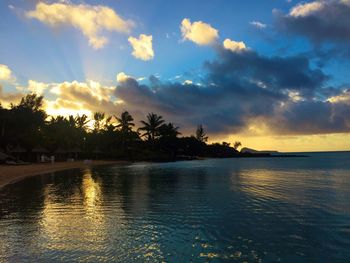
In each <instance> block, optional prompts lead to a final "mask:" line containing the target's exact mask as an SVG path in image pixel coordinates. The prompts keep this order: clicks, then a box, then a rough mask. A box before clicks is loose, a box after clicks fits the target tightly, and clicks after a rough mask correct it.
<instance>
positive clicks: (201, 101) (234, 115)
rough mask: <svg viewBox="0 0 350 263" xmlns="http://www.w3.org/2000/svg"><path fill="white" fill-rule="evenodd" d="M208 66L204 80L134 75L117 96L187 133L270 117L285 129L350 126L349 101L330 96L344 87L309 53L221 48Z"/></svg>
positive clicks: (139, 113) (237, 128)
mask: <svg viewBox="0 0 350 263" xmlns="http://www.w3.org/2000/svg"><path fill="white" fill-rule="evenodd" d="M204 68H205V72H206V77H205V78H204V79H203V80H202V83H203V84H202V85H194V84H190V85H189V84H182V83H177V82H175V83H174V82H162V81H160V80H159V79H157V78H156V77H154V76H151V77H150V80H149V82H150V84H149V85H141V84H139V83H138V82H137V81H136V80H135V79H133V78H128V79H127V80H125V81H123V82H121V83H120V85H119V86H118V87H117V88H116V91H115V95H116V97H117V98H119V99H122V100H123V101H124V102H125V107H126V108H128V109H134V114H136V117H137V118H140V117H141V118H142V117H144V115H145V114H147V113H148V112H156V113H159V114H161V115H163V116H164V117H165V118H166V119H167V120H169V121H172V122H175V123H176V124H178V125H180V126H181V128H182V131H184V132H188V131H191V130H192V129H193V128H194V127H195V126H196V125H197V124H199V123H203V124H205V126H206V127H207V129H208V131H209V132H210V133H221V134H225V133H229V132H241V131H245V130H246V129H247V126H248V125H249V123H250V121H251V120H254V119H255V120H256V119H260V120H264V121H266V124H268V125H269V126H270V129H271V130H273V131H275V132H277V133H280V134H310V133H328V132H344V131H349V130H350V126H349V122H350V118H349V116H350V114H349V113H350V108H349V104H347V103H344V101H342V102H334V103H330V102H327V101H325V98H328V97H330V96H336V95H338V94H340V91H339V89H336V88H324V87H323V86H324V82H325V80H326V79H327V78H328V77H327V76H326V75H325V74H324V73H323V72H322V71H321V70H320V69H313V68H311V66H310V63H309V60H308V59H307V58H306V57H303V56H291V57H266V56H262V55H259V54H258V53H256V52H254V51H245V52H240V53H234V52H231V51H228V50H224V49H219V50H218V57H217V59H215V60H214V61H211V62H206V63H205V65H204ZM291 94H297V95H298V96H299V98H301V99H302V101H296V100H295V98H293V97H292V96H291ZM317 97H319V99H317ZM321 98H322V99H323V100H321Z"/></svg>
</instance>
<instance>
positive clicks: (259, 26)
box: [249, 21, 267, 29]
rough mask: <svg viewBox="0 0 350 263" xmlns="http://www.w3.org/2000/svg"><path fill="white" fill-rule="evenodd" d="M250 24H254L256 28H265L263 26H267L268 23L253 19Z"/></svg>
mask: <svg viewBox="0 0 350 263" xmlns="http://www.w3.org/2000/svg"><path fill="white" fill-rule="evenodd" d="M249 24H251V25H252V26H254V27H256V28H259V29H263V28H266V27H267V25H266V24H264V23H261V22H259V21H251V22H250V23H249Z"/></svg>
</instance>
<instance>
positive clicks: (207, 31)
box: [181, 18, 219, 45]
mask: <svg viewBox="0 0 350 263" xmlns="http://www.w3.org/2000/svg"><path fill="white" fill-rule="evenodd" d="M181 33H182V38H183V40H190V41H193V42H194V43H196V44H198V45H210V44H213V43H215V41H216V40H217V39H218V37H219V33H218V30H216V29H215V28H213V27H212V26H211V25H209V24H207V23H204V22H202V21H197V22H193V23H191V21H190V20H189V19H188V18H185V19H184V20H182V22H181Z"/></svg>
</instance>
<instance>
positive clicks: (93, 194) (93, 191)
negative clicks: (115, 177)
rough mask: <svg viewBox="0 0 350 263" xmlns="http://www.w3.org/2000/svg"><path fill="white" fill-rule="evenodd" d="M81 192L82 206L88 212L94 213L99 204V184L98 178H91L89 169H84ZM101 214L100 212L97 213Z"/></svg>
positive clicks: (100, 196) (100, 197)
mask: <svg viewBox="0 0 350 263" xmlns="http://www.w3.org/2000/svg"><path fill="white" fill-rule="evenodd" d="M82 192H83V196H84V208H85V210H86V211H87V212H88V213H95V212H96V211H98V209H99V207H100V205H101V199H102V195H101V186H100V182H99V181H98V179H96V180H94V179H93V178H92V174H91V170H90V169H88V170H86V171H85V174H84V176H83V181H82ZM98 214H99V215H101V214H102V213H98Z"/></svg>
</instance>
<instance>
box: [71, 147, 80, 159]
mask: <svg viewBox="0 0 350 263" xmlns="http://www.w3.org/2000/svg"><path fill="white" fill-rule="evenodd" d="M81 152H82V151H81V149H80V148H79V147H74V148H72V149H69V150H68V153H69V155H70V156H71V157H73V158H74V159H75V160H78V157H79V153H81Z"/></svg>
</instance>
